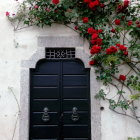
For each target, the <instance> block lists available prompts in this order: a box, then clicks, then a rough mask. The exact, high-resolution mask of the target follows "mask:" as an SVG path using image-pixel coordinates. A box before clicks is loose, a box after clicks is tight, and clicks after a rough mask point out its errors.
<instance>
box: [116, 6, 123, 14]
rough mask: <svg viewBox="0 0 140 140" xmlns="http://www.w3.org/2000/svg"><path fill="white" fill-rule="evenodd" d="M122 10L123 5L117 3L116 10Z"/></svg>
mask: <svg viewBox="0 0 140 140" xmlns="http://www.w3.org/2000/svg"><path fill="white" fill-rule="evenodd" d="M122 10H123V6H122V5H120V4H119V5H118V6H117V11H118V12H122Z"/></svg>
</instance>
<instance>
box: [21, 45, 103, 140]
mask: <svg viewBox="0 0 140 140" xmlns="http://www.w3.org/2000/svg"><path fill="white" fill-rule="evenodd" d="M55 48H56V47H55ZM65 48H68V47H65ZM75 53H76V55H75V58H78V59H80V60H81V61H82V62H83V63H84V66H85V68H90V101H91V102H90V107H91V116H90V117H91V138H92V139H91V140H101V111H100V101H99V100H96V99H95V95H96V93H97V92H98V91H99V90H100V84H99V82H98V81H97V80H96V75H95V70H94V68H93V67H90V66H89V55H88V54H87V53H86V51H85V49H84V48H81V47H75ZM44 58H45V47H38V49H37V51H36V52H35V53H34V54H33V55H32V57H31V58H30V59H29V60H23V61H22V63H21V79H20V109H21V113H20V120H19V125H20V126H19V140H29V120H30V116H29V115H30V112H29V110H30V108H29V107H30V68H35V67H36V64H37V62H38V61H39V60H41V59H44Z"/></svg>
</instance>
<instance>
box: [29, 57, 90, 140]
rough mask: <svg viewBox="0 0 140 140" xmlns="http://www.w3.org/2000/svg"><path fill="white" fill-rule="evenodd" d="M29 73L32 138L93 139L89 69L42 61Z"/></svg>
mask: <svg viewBox="0 0 140 140" xmlns="http://www.w3.org/2000/svg"><path fill="white" fill-rule="evenodd" d="M30 75H31V76H30V80H31V84H30V89H31V90H30V93H31V94H30V97H31V99H30V136H29V137H30V140H91V135H90V96H89V95H90V94H89V93H90V91H89V69H85V68H84V65H83V63H82V62H81V61H80V60H77V59H73V60H64V59H63V60H62V59H59V60H41V61H39V62H38V63H37V66H36V68H35V69H31V71H30ZM46 108H47V110H45V109H46ZM74 109H76V110H74ZM44 117H45V118H46V117H47V118H49V119H48V120H46V119H45V120H44V119H43V118H44ZM75 118H76V119H75Z"/></svg>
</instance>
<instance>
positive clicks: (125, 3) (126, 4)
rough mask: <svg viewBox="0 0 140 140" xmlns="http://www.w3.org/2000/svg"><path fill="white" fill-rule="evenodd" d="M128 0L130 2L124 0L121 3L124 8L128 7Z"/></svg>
mask: <svg viewBox="0 0 140 140" xmlns="http://www.w3.org/2000/svg"><path fill="white" fill-rule="evenodd" d="M129 2H130V1H129V0H124V3H123V6H124V8H127V7H128V5H129Z"/></svg>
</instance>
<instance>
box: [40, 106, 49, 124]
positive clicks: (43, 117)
mask: <svg viewBox="0 0 140 140" xmlns="http://www.w3.org/2000/svg"><path fill="white" fill-rule="evenodd" d="M43 111H44V113H43V115H42V120H43V121H44V122H48V121H50V115H49V113H48V111H49V109H48V107H45V108H44V109H43Z"/></svg>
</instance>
